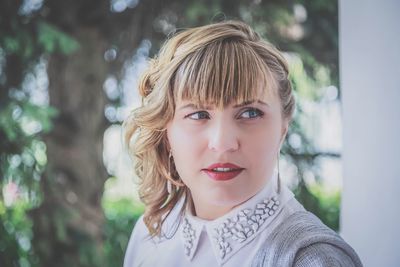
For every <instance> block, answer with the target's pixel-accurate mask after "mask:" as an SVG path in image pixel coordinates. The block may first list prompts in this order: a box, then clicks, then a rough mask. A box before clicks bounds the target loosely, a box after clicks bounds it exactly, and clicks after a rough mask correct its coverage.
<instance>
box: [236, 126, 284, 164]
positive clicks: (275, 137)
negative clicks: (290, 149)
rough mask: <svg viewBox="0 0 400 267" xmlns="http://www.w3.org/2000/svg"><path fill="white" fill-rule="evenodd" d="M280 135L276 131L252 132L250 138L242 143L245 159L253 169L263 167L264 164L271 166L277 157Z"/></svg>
mask: <svg viewBox="0 0 400 267" xmlns="http://www.w3.org/2000/svg"><path fill="white" fill-rule="evenodd" d="M279 141H280V135H279V133H278V132H277V131H270V130H269V131H267V130H260V131H259V132H258V133H256V132H253V133H252V134H251V138H247V139H246V141H245V143H243V149H244V150H245V151H244V152H245V154H246V157H247V159H248V161H249V164H250V165H251V166H253V169H258V168H260V166H265V165H266V163H267V165H268V163H271V164H273V162H274V160H275V158H276V157H277V155H278V148H279Z"/></svg>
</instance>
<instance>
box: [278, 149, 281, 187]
mask: <svg viewBox="0 0 400 267" xmlns="http://www.w3.org/2000/svg"><path fill="white" fill-rule="evenodd" d="M280 153H281V151H280V150H279V151H278V159H277V165H278V190H277V191H278V194H279V193H280V192H281V175H280V172H279V155H280Z"/></svg>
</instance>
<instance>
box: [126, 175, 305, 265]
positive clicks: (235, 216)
mask: <svg viewBox="0 0 400 267" xmlns="http://www.w3.org/2000/svg"><path fill="white" fill-rule="evenodd" d="M183 202H184V201H183V199H181V200H180V201H179V202H178V203H177V205H176V206H175V208H174V209H173V210H172V211H171V214H170V215H169V216H168V217H167V219H166V221H165V223H164V224H163V226H162V232H163V233H164V234H163V236H162V237H156V238H153V239H151V238H149V233H148V230H147V228H146V226H145V224H144V222H143V216H142V217H140V218H139V220H138V221H137V223H136V225H135V227H134V229H133V232H132V235H131V237H130V240H129V244H128V247H127V250H126V254H125V259H124V267H139V266H140V267H150V266H152V267H153V266H165V267H178V266H199V267H200V266H201V267H204V266H206V267H211V266H227V267H228V266H229V267H234V266H237V267H243V266H250V265H251V262H252V260H253V258H254V256H255V254H256V252H257V251H258V249H259V248H260V247H261V245H262V244H263V241H265V240H266V238H267V237H268V235H269V234H270V233H271V231H272V230H273V229H274V228H275V227H276V226H277V225H278V224H280V223H281V222H282V221H283V218H286V217H287V215H290V214H292V213H294V212H295V211H299V210H304V208H303V206H302V205H301V204H300V203H299V202H298V201H297V200H296V199H295V198H294V195H293V193H292V192H291V191H290V190H289V189H288V188H287V187H286V186H285V185H281V190H280V193H279V194H278V192H277V176H276V175H274V176H273V179H270V181H269V182H268V183H267V184H266V185H265V187H264V188H263V189H262V190H261V191H259V192H258V193H257V194H256V195H254V196H253V197H252V198H250V199H248V200H247V201H246V202H244V203H242V204H241V205H239V206H237V207H235V208H234V209H232V210H231V211H230V212H228V213H227V214H225V215H224V216H222V217H220V218H218V219H215V220H212V221H206V220H203V219H200V218H198V217H196V216H193V215H192V214H191V213H190V212H189V209H186V212H185V215H184V216H183V218H182V216H179V211H180V209H181V207H182V205H183Z"/></svg>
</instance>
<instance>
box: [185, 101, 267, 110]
mask: <svg viewBox="0 0 400 267" xmlns="http://www.w3.org/2000/svg"><path fill="white" fill-rule="evenodd" d="M254 102H255V101H246V102H243V103H241V104H237V105H234V106H233V107H234V108H240V107H243V106H247V105H250V104H253V103H254ZM257 103H259V104H261V105H264V106H267V107H269V105H268V104H267V103H265V102H264V101H261V100H258V101H257ZM185 108H193V109H212V107H210V106H202V105H196V104H193V103H190V104H187V105H184V106H183V107H180V108H179V110H181V109H185Z"/></svg>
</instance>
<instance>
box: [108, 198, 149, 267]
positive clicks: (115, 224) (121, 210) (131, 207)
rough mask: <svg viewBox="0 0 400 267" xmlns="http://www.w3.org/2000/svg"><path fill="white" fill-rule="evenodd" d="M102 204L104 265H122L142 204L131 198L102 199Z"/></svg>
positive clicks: (141, 211)
mask: <svg viewBox="0 0 400 267" xmlns="http://www.w3.org/2000/svg"><path fill="white" fill-rule="evenodd" d="M102 206H103V209H104V213H105V215H106V223H105V226H104V235H105V243H104V253H105V255H106V259H107V265H106V266H109V267H111V266H122V263H123V259H124V254H125V249H126V246H127V244H128V241H129V237H130V235H131V232H132V228H133V226H134V225H135V222H136V221H137V219H138V218H139V217H140V215H141V214H142V213H143V211H144V206H143V205H141V204H140V203H138V202H135V201H132V199H119V200H110V199H109V200H107V199H103V204H102Z"/></svg>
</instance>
